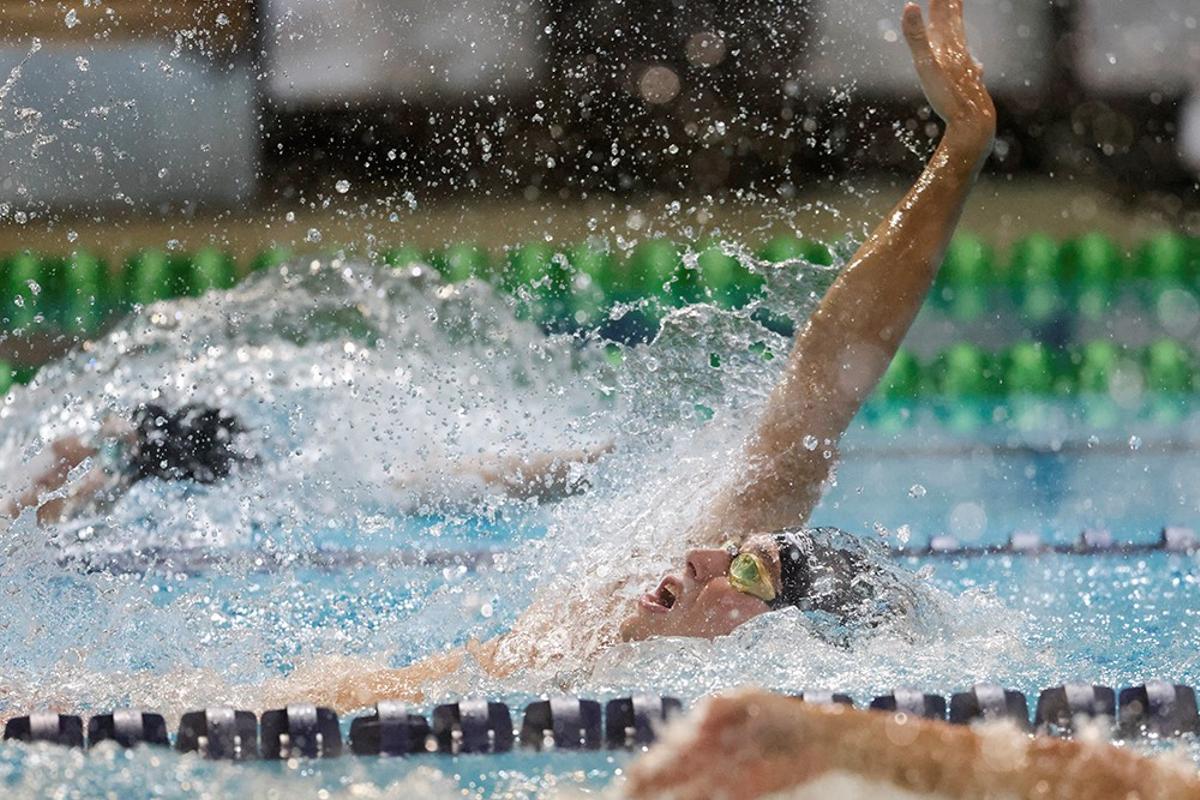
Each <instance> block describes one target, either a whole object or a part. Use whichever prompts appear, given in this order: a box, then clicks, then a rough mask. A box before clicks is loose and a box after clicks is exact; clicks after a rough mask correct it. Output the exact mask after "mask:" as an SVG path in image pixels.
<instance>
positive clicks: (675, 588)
mask: <svg viewBox="0 0 1200 800" xmlns="http://www.w3.org/2000/svg"><path fill="white" fill-rule="evenodd" d="M682 589H683V582H682V581H680V580H679V579H678V578H676V577H675V576H673V575H668V576H667V577H665V578H663V579H662V582H661V583H659V584H658V588H657V589H655V590H654V591H653V592H646V593H645V594H644V595H642V599H641V606H642V608H645V609H647V610H648V611H654V612H656V613H659V614H662V613H665V612H667V611H670V610H671V608H672V607H674V605H675V601H676V600H677V599H678V598H679V593H680V591H681V590H682Z"/></svg>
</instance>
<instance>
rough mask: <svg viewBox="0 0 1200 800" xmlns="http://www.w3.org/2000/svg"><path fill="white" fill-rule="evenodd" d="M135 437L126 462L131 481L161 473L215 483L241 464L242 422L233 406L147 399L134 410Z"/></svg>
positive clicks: (174, 478) (166, 476) (165, 476)
mask: <svg viewBox="0 0 1200 800" xmlns="http://www.w3.org/2000/svg"><path fill="white" fill-rule="evenodd" d="M133 427H134V441H133V445H132V447H131V448H130V451H129V459H128V462H127V465H126V469H127V472H128V475H129V477H130V479H131V480H133V481H135V482H136V481H138V480H142V479H143V478H158V479H160V480H167V481H181V480H190V481H195V482H197V483H215V482H216V481H219V480H221V479H222V478H225V477H226V476H228V475H229V473H230V471H231V470H232V469H233V467H234V466H235V465H236V464H239V463H241V462H244V461H248V460H249V459H248V458H247V456H246V455H245V454H244V453H242V452H241V451H239V450H238V447H237V441H236V440H237V437H238V434H240V433H242V432H243V431H244V428H243V426H242V424H241V421H240V420H239V419H238V418H237V417H236V416H234V415H233V414H231V413H230V412H228V411H225V410H223V409H219V408H214V407H212V406H205V405H200V404H191V405H186V406H183V407H182V408H180V409H178V410H176V411H169V410H167V409H166V408H164V407H163V406H160V405H155V404H153V403H147V404H145V405H142V406H139V407H138V409H137V410H136V411H134V413H133Z"/></svg>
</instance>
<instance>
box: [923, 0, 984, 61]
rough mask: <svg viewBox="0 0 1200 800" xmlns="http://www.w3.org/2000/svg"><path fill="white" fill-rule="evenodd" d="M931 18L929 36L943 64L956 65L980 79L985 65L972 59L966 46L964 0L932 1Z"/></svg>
mask: <svg viewBox="0 0 1200 800" xmlns="http://www.w3.org/2000/svg"><path fill="white" fill-rule="evenodd" d="M929 19H930V27H931V28H932V30H931V31H930V37H931V38H932V40H933V47H934V50H935V51H936V52H937V54H938V56H939V58H940V59H941V61H942V63H943V64H944V65H946V66H950V65H953V66H954V67H957V68H958V70H960V72H961V73H962V75H963V76H965V77H967V78H968V79H970V80H977V79H978V78H979V77H980V76H981V75H982V73H983V67H982V66H980V64H979V62H978V61H976V60H975V59H974V58H972V56H971V50H970V48H969V47H968V46H967V29H966V25H965V23H964V22H963V0H929Z"/></svg>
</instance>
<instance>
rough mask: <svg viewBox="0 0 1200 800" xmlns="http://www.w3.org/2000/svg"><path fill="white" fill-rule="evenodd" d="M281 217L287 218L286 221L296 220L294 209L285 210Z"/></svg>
mask: <svg viewBox="0 0 1200 800" xmlns="http://www.w3.org/2000/svg"><path fill="white" fill-rule="evenodd" d="M283 218H284V219H285V220H287V221H288V222H295V221H296V212H295V211H289V212H287V213H286V214H284V215H283Z"/></svg>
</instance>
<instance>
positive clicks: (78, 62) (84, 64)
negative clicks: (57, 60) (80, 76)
mask: <svg viewBox="0 0 1200 800" xmlns="http://www.w3.org/2000/svg"><path fill="white" fill-rule="evenodd" d="M75 66H77V67H79V71H80V72H87V71H88V67H90V66H91V64H90V63H88V60H87V59H86V58H84V57H83V56H75Z"/></svg>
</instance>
